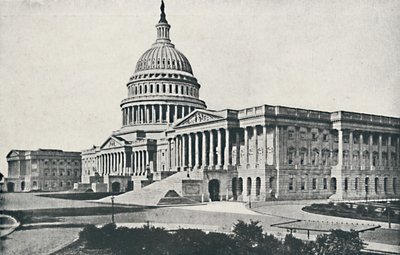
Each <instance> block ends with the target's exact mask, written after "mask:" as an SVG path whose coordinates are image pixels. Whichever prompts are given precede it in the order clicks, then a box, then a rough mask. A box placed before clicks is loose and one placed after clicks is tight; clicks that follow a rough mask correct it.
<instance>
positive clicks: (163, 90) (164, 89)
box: [162, 84, 166, 93]
mask: <svg viewBox="0 0 400 255" xmlns="http://www.w3.org/2000/svg"><path fill="white" fill-rule="evenodd" d="M165 91H166V88H165V84H163V85H162V92H163V93H165Z"/></svg>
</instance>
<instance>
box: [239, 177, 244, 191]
mask: <svg viewBox="0 0 400 255" xmlns="http://www.w3.org/2000/svg"><path fill="white" fill-rule="evenodd" d="M242 193H243V179H242V177H240V178H239V182H238V195H242Z"/></svg>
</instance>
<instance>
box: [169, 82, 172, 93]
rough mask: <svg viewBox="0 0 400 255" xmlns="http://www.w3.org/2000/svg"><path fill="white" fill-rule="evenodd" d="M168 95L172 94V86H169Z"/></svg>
mask: <svg viewBox="0 0 400 255" xmlns="http://www.w3.org/2000/svg"><path fill="white" fill-rule="evenodd" d="M169 93H172V85H171V84H169Z"/></svg>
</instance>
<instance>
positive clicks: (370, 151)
mask: <svg viewBox="0 0 400 255" xmlns="http://www.w3.org/2000/svg"><path fill="white" fill-rule="evenodd" d="M373 136H374V134H373V133H369V164H370V170H372V169H373V155H374V154H373V150H374V149H373V148H374V147H373V142H374V138H373Z"/></svg>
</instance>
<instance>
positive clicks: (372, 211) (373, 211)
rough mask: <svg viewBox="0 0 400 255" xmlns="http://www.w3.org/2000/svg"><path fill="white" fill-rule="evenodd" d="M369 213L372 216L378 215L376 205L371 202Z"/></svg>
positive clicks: (368, 208) (368, 207)
mask: <svg viewBox="0 0 400 255" xmlns="http://www.w3.org/2000/svg"><path fill="white" fill-rule="evenodd" d="M367 213H368V215H369V216H372V217H374V216H376V212H375V206H373V205H371V204H369V205H368V206H367Z"/></svg>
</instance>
